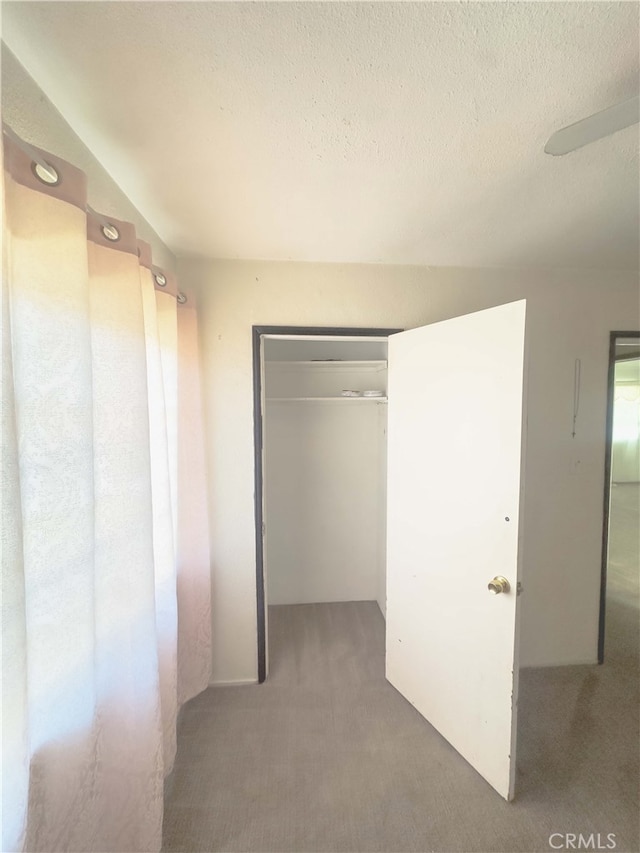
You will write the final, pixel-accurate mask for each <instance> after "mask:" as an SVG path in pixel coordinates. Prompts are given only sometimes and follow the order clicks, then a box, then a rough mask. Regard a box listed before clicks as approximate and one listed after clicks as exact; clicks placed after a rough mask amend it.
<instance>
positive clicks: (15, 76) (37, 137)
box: [1, 43, 176, 272]
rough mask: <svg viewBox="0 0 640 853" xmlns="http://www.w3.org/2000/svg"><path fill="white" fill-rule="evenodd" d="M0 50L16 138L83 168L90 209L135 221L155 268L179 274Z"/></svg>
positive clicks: (5, 103)
mask: <svg viewBox="0 0 640 853" xmlns="http://www.w3.org/2000/svg"><path fill="white" fill-rule="evenodd" d="M1 47H2V120H3V121H4V122H6V123H7V124H8V125H9V127H11V129H12V130H14V131H15V132H16V133H17V134H18V136H20V137H21V138H22V139H24V140H25V142H29V143H31V144H32V145H35V146H36V147H38V148H43V149H44V150H45V151H50V152H51V153H52V154H56V155H57V156H58V157H62V159H63V160H67V161H68V162H69V163H72V164H73V165H74V166H77V167H78V168H80V169H82V170H83V171H84V172H85V173H86V175H87V177H88V179H89V204H90V205H91V207H92V208H93V209H94V210H96V211H98V212H99V213H104V214H107V215H108V216H113V217H114V218H116V219H124V220H126V221H127V222H132V223H133V224H134V225H135V227H136V231H137V234H138V237H140V239H142V240H145V241H146V242H147V243H149V244H150V245H151V247H152V249H153V260H154V263H155V264H157V265H158V266H159V267H162V268H163V269H165V270H167V271H168V272H175V266H176V259H175V257H174V255H173V254H172V252H171V251H170V250H169V249H168V248H167V246H165V244H164V243H163V242H162V240H161V239H160V237H158V235H157V234H156V232H155V231H154V230H153V228H152V227H151V226H150V225H149V223H148V222H147V221H146V220H145V219H144V218H143V217H142V216H141V215H140V213H139V212H138V211H137V210H136V208H135V207H134V206H133V205H132V204H131V202H130V201H129V199H128V198H127V197H126V195H125V194H124V193H123V192H122V190H121V189H120V188H119V187H118V185H117V184H116V183H115V181H114V180H113V179H112V178H111V176H110V175H109V174H108V173H107V172H106V171H105V170H104V169H103V167H102V166H101V165H100V163H99V162H98V161H97V160H96V158H95V157H94V156H93V154H92V153H91V151H89V149H88V148H87V147H86V145H84V144H83V143H82V142H81V140H80V139H79V138H78V137H77V136H76V135H75V133H74V132H73V130H72V129H71V128H70V127H69V125H68V124H67V122H66V121H65V120H64V118H63V117H62V116H61V115H60V113H59V112H58V111H57V110H56V108H55V107H54V106H53V104H52V103H51V101H49V100H48V98H47V97H46V95H45V94H44V93H43V92H42V90H41V89H40V88H39V87H38V86H37V84H36V83H35V82H34V81H33V79H32V78H31V77H30V76H29V75H28V74H27V72H26V71H25V70H24V68H23V67H22V65H20V63H19V62H18V60H17V59H16V58H15V56H14V55H13V54H12V53H11V51H10V50H9V49H8V48H7V47H6V45H5V44H4V43H2V45H1Z"/></svg>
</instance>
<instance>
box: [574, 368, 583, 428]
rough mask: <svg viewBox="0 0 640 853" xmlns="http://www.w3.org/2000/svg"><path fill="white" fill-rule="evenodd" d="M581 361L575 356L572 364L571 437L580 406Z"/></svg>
mask: <svg viewBox="0 0 640 853" xmlns="http://www.w3.org/2000/svg"><path fill="white" fill-rule="evenodd" d="M581 367H582V363H581V361H580V359H579V358H576V361H575V364H574V366H573V428H572V432H571V438H575V437H576V421H577V420H578V409H579V408H580V368H581Z"/></svg>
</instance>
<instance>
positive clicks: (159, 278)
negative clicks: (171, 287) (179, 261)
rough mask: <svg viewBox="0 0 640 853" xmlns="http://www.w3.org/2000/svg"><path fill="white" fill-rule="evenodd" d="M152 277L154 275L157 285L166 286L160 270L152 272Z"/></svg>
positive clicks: (165, 280) (164, 277)
mask: <svg viewBox="0 0 640 853" xmlns="http://www.w3.org/2000/svg"><path fill="white" fill-rule="evenodd" d="M153 277H154V279H155V281H156V284H157V285H158V287H166V286H167V279H166V276H164V275H163V274H162V273H161V272H156V273H154V274H153Z"/></svg>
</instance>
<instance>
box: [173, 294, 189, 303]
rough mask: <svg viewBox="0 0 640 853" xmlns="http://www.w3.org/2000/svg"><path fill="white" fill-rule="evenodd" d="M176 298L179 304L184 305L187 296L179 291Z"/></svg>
mask: <svg viewBox="0 0 640 853" xmlns="http://www.w3.org/2000/svg"><path fill="white" fill-rule="evenodd" d="M176 299H177V300H178V302H179V303H180V305H184V303H185V302H186V301H187V297H186V296H185V295H184V293H179V294H178V295H177V296H176Z"/></svg>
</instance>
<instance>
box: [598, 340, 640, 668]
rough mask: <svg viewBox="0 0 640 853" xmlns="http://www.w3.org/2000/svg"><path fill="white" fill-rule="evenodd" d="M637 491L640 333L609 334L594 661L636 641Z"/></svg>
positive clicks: (621, 651)
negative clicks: (598, 592)
mask: <svg viewBox="0 0 640 853" xmlns="http://www.w3.org/2000/svg"><path fill="white" fill-rule="evenodd" d="M639 493H640V332H611V336H610V345H609V379H608V391H607V432H606V454H605V489H604V521H603V542H602V574H601V588H600V617H599V632H598V663H603V662H604V659H605V643H606V646H607V655H608V656H609V654H611V652H612V650H615V654H616V655H622V656H624V655H625V654H626V653H627V652H628V651H629V650H628V649H626V648H625V646H627V645H628V644H629V641H630V638H631V637H635V638H636V639H637V633H638V632H637V624H638V603H639V602H638V572H637V567H638V559H639V554H638V498H639Z"/></svg>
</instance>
